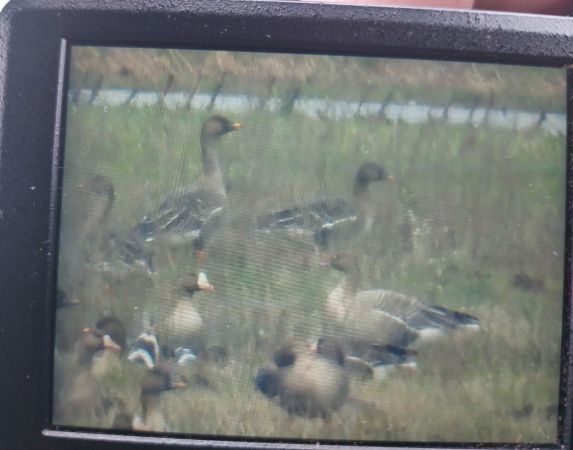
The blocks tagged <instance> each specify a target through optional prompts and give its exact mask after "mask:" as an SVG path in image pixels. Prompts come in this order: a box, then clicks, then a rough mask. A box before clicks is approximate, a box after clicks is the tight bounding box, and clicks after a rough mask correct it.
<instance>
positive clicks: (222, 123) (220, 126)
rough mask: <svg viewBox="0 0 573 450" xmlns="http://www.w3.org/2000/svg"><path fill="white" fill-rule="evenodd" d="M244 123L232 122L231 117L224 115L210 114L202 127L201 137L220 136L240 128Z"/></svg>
mask: <svg viewBox="0 0 573 450" xmlns="http://www.w3.org/2000/svg"><path fill="white" fill-rule="evenodd" d="M241 127H242V125H241V124H240V123H239V122H231V121H230V120H229V119H227V118H226V117H223V116H218V115H214V116H210V117H208V118H207V119H206V120H205V121H204V122H203V126H202V127H201V138H202V139H209V138H211V139H212V138H218V137H221V136H223V135H225V134H227V133H230V132H231V131H234V130H238V129H239V128H241Z"/></svg>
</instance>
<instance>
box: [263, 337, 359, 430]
mask: <svg viewBox="0 0 573 450" xmlns="http://www.w3.org/2000/svg"><path fill="white" fill-rule="evenodd" d="M273 359H274V362H275V365H276V367H275V368H263V369H260V370H259V371H258V373H257V375H256V377H255V385H256V387H257V389H258V390H259V391H260V392H261V393H262V394H263V395H265V396H266V397H267V398H269V399H271V400H273V401H276V403H277V404H278V405H279V406H280V407H281V408H282V409H284V410H285V411H286V412H287V413H288V414H289V415H297V416H301V417H305V418H316V417H320V418H323V419H330V417H331V415H332V413H333V412H335V411H337V410H338V409H339V408H340V407H341V406H342V405H343V404H344V403H345V401H346V399H347V397H348V391H349V381H348V374H347V372H346V371H345V370H344V364H345V356H344V352H343V351H342V348H341V347H340V345H339V344H338V343H337V342H336V341H334V340H332V339H322V340H319V342H318V344H317V348H316V351H310V350H309V349H306V350H305V349H297V348H296V347H294V346H292V345H289V344H287V345H286V346H284V347H282V348H280V349H279V350H277V352H275V354H274V357H273Z"/></svg>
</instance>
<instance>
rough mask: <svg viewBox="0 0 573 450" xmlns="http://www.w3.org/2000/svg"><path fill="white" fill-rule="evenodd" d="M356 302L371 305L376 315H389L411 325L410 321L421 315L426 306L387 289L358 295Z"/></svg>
mask: <svg viewBox="0 0 573 450" xmlns="http://www.w3.org/2000/svg"><path fill="white" fill-rule="evenodd" d="M356 300H357V301H358V302H360V303H362V304H367V305H369V306H370V307H371V308H372V310H373V311H374V312H376V313H384V314H388V315H390V316H392V317H395V318H396V319H398V320H401V321H403V322H404V323H406V324H408V325H411V324H410V320H411V319H412V317H415V316H416V315H417V314H419V312H420V310H423V309H424V308H425V305H424V304H423V303H422V302H420V301H419V300H418V299H417V298H415V297H410V296H407V295H404V294H400V293H398V292H394V291H389V290H386V289H372V290H367V291H361V292H358V293H357V294H356Z"/></svg>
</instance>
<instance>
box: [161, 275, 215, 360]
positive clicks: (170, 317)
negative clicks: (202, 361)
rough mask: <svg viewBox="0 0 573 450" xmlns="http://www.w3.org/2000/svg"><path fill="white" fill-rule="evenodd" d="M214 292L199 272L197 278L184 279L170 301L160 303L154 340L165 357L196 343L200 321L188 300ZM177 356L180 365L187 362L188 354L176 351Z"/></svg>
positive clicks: (190, 276) (201, 324)
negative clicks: (202, 293)
mask: <svg viewBox="0 0 573 450" xmlns="http://www.w3.org/2000/svg"><path fill="white" fill-rule="evenodd" d="M214 290H215V288H214V287H213V285H212V284H210V283H209V280H208V279H207V275H206V274H205V273H204V272H200V273H199V274H198V275H195V274H191V275H189V276H187V277H185V278H184V279H183V280H182V281H181V282H180V284H179V286H177V288H176V289H175V292H174V294H173V296H172V297H171V299H169V300H168V301H163V303H162V305H161V307H160V308H161V311H160V314H159V317H158V320H157V337H158V339H159V341H160V342H161V345H162V347H163V349H164V350H165V353H167V354H169V355H171V354H174V351H175V350H176V349H178V348H181V349H187V348H188V347H189V346H190V345H192V344H193V343H194V342H195V341H196V340H197V338H198V335H199V332H200V330H201V328H202V327H203V319H202V318H201V316H200V314H199V312H198V311H197V309H196V308H195V306H194V305H193V303H192V301H191V300H192V298H193V297H194V295H195V294H196V293H197V292H200V291H205V292H212V291H214ZM191 352H192V351H191ZM192 353H193V354H195V352H192ZM178 354H179V360H178V362H179V363H180V364H184V363H185V361H188V357H189V353H188V352H184V351H183V350H179V353H178Z"/></svg>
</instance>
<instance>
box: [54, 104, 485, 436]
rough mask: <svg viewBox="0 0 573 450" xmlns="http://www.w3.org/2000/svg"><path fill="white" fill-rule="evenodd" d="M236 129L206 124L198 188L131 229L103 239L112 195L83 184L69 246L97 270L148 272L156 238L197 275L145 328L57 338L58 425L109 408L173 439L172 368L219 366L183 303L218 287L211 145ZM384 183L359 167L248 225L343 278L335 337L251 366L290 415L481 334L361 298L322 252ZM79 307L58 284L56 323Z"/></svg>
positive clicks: (323, 406)
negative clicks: (213, 272) (115, 370)
mask: <svg viewBox="0 0 573 450" xmlns="http://www.w3.org/2000/svg"><path fill="white" fill-rule="evenodd" d="M239 128H241V125H240V124H239V123H233V122H231V121H229V120H228V119H226V118H224V117H222V116H217V115H214V116H211V117H209V118H207V119H206V120H205V121H204V122H203V124H202V128H201V133H200V148H201V161H202V168H201V172H200V177H199V180H198V181H197V183H196V184H194V185H192V186H190V187H188V188H186V189H182V190H177V191H174V192H171V193H169V194H168V195H166V196H165V197H164V199H163V201H162V202H161V203H160V205H159V207H158V208H156V209H155V210H153V211H151V212H149V213H148V214H147V215H145V216H144V217H143V218H142V219H141V220H140V221H139V222H138V223H136V224H135V225H134V226H133V227H132V228H131V229H129V230H128V231H123V232H107V231H106V232H101V226H98V224H97V222H98V221H100V223H101V219H102V218H103V217H104V216H106V215H107V214H109V211H110V209H111V206H112V203H113V201H114V197H115V191H114V186H113V184H112V183H111V181H110V180H109V179H108V178H106V177H105V176H102V175H95V176H93V177H92V178H91V180H90V182H89V187H88V188H89V191H90V194H91V195H92V196H93V198H94V202H92V203H93V204H90V211H92V212H90V214H88V219H87V222H89V223H86V224H85V226H84V227H83V228H84V230H87V231H84V232H83V233H80V238H79V241H78V242H77V244H76V247H77V246H79V247H80V248H81V249H82V251H84V252H87V251H88V250H89V251H90V252H93V251H94V246H95V245H97V247H99V248H97V249H96V250H97V252H98V253H99V255H100V256H101V257H100V258H99V259H100V261H99V263H100V264H101V265H103V266H106V267H116V266H117V265H122V266H124V267H134V268H137V269H135V270H142V268H143V270H145V271H147V272H150V273H153V272H155V271H156V267H155V266H156V264H155V262H154V259H155V255H154V252H153V250H152V248H154V247H153V246H152V245H150V244H149V243H150V242H151V241H156V243H162V244H163V245H165V246H166V247H167V248H173V249H175V248H180V247H187V248H189V249H190V250H191V251H192V254H193V255H194V260H195V263H196V267H197V268H198V269H199V270H197V273H193V274H190V275H188V276H186V277H185V278H184V279H183V280H181V282H180V283H179V284H178V286H176V287H175V288H174V289H173V290H172V292H170V293H168V294H166V295H165V298H162V300H161V305H159V309H160V311H161V312H160V314H159V315H158V317H157V318H155V320H153V321H148V323H146V324H144V326H143V329H140V330H126V327H125V326H124V322H123V321H122V320H121V319H120V318H118V317H116V316H114V315H111V314H102V316H103V317H101V318H100V319H99V320H98V321H97V322H96V323H95V325H94V326H91V327H86V328H84V329H83V330H81V332H79V334H78V335H77V336H76V337H75V344H74V345H73V346H72V347H71V349H68V348H64V347H63V346H60V345H59V344H58V333H60V331H61V330H59V329H57V330H56V368H55V371H56V376H55V381H56V383H55V393H54V416H55V423H60V422H59V421H61V420H64V419H62V418H63V417H84V418H85V420H84V421H83V422H81V421H80V422H81V424H87V425H88V426H91V425H90V424H93V423H102V421H103V420H104V419H103V418H104V417H107V414H108V413H109V411H110V410H112V411H113V417H112V418H109V419H106V420H109V421H108V422H107V423H108V425H109V426H111V427H113V428H118V429H130V430H135V431H156V432H161V431H170V426H169V423H168V420H167V418H166V417H165V414H164V413H163V411H162V406H161V404H162V403H161V398H162V395H163V394H164V393H165V392H167V391H171V390H177V389H181V388H184V387H186V386H187V385H188V379H187V377H186V376H185V375H184V374H182V373H183V371H182V370H179V369H181V367H186V366H188V365H189V364H191V365H193V364H195V362H194V361H195V360H197V359H201V360H204V361H211V362H213V363H217V362H224V361H225V359H226V357H227V355H226V350H225V349H224V348H222V347H219V346H212V347H209V346H205V345H204V346H202V347H201V348H193V344H194V342H197V336H198V335H200V333H201V329H202V328H203V325H204V324H203V320H202V318H201V316H200V314H199V312H198V311H197V309H196V307H195V306H194V305H193V301H192V299H193V297H194V295H196V294H199V293H209V292H211V291H213V290H214V289H215V288H214V287H213V285H211V284H210V282H209V280H208V279H207V275H206V274H205V272H204V271H203V270H202V269H201V268H202V267H203V266H204V265H205V264H206V261H207V246H208V241H209V239H210V238H211V237H212V236H213V235H214V234H216V231H217V228H218V227H219V225H220V222H221V217H222V213H223V212H224V211H225V209H227V208H229V205H228V202H227V191H226V186H225V179H224V176H223V171H222V169H221V166H220V164H219V158H218V154H217V142H218V141H219V139H220V138H221V137H222V136H224V135H226V134H227V133H230V132H232V131H235V130H238V129H239ZM391 179H392V177H391V176H390V175H388V174H387V173H386V171H385V170H384V168H383V167H381V166H380V165H378V164H376V163H374V162H365V163H364V164H362V166H360V168H359V169H358V171H357V173H356V176H355V179H354V185H353V196H352V198H350V199H336V198H321V199H317V200H314V201H309V202H306V203H304V204H301V205H295V206H291V207H289V208H287V209H283V210H280V211H275V212H271V213H267V214H261V215H259V216H258V217H257V219H256V224H255V225H254V226H256V228H257V229H258V230H260V231H261V232H264V233H283V234H284V233H286V234H294V235H296V236H300V237H301V239H306V240H310V241H311V242H312V244H313V245H314V246H315V248H316V250H317V252H318V253H320V254H321V260H322V263H323V265H325V266H328V267H330V268H332V269H333V270H335V271H337V272H340V273H341V281H340V283H339V284H338V285H337V286H336V287H334V289H333V290H332V291H331V292H330V294H328V296H327V297H326V296H325V297H326V302H325V311H324V314H325V316H327V317H328V318H329V319H330V320H331V321H332V322H333V323H334V324H336V327H337V328H336V329H337V330H338V332H337V333H332V334H331V335H325V336H322V337H320V338H319V339H318V340H315V341H314V342H301V341H296V340H287V341H286V342H284V345H282V346H281V347H280V348H278V349H277V350H276V352H275V353H274V354H273V355H272V358H269V359H272V364H270V365H269V366H268V367H264V368H261V369H259V371H258V373H257V374H256V376H255V379H254V380H253V381H254V388H256V389H257V390H258V391H259V392H260V394H262V395H263V396H265V397H266V398H268V400H269V401H270V402H272V403H273V404H275V405H276V407H277V408H281V409H283V410H284V411H285V412H286V413H287V414H289V415H296V416H301V417H305V418H316V417H319V418H322V419H329V418H330V417H331V416H332V414H333V413H334V412H336V411H337V410H338V409H340V408H341V407H342V406H343V405H344V404H345V403H346V402H347V400H348V396H349V392H350V381H349V380H350V378H351V377H357V378H358V379H369V378H383V377H385V376H386V374H387V373H388V371H389V370H391V369H393V368H396V367H398V366H406V367H413V366H415V358H416V353H417V351H419V350H420V349H421V348H422V347H423V345H425V343H426V342H428V341H432V340H436V339H440V338H444V337H447V336H448V335H450V334H451V333H452V332H455V331H456V330H460V329H475V328H478V327H479V321H478V319H477V318H476V317H474V316H471V315H469V314H466V313H462V312H459V311H453V310H450V309H447V308H444V307H441V306H438V305H430V304H427V303H424V302H422V301H420V300H418V299H416V298H414V297H411V296H408V295H404V294H401V293H398V292H392V291H388V290H385V289H372V290H361V287H360V284H361V279H360V267H359V259H358V255H355V254H352V253H351V252H339V253H337V254H334V255H331V254H329V253H328V252H329V250H330V249H331V247H332V242H333V240H334V239H338V240H340V239H343V240H344V238H345V237H346V236H355V235H357V234H363V233H368V232H370V230H371V227H372V223H373V221H374V218H375V212H374V211H373V210H372V208H371V204H372V202H371V192H370V189H369V186H370V184H371V183H379V182H383V181H386V180H391ZM93 211H96V212H95V213H93ZM92 222H93V223H92ZM98 228H99V230H98V232H99V233H100V236H101V237H100V239H99V242H97V243H96V244H94V240H93V239H91V237H90V235H91V234H93V230H95V229H98ZM82 240H84V241H86V242H83V241H82ZM88 241H89V243H88ZM96 259H97V258H96ZM201 295H203V294H201ZM82 305H83V303H82V299H81V289H79V288H78V289H76V290H74V289H73V288H70V287H67V290H64V289H63V288H58V292H57V307H58V308H62V309H60V310H59V311H58V316H59V315H61V314H63V313H65V311H64V310H63V308H65V309H66V310H73V309H76V308H82ZM124 319H125V318H124ZM138 333H139V335H138ZM136 336H137V338H136ZM128 342H130V344H129V345H128ZM128 350H129V351H128ZM269 356H270V355H269ZM110 361H111V362H112V363H113V364H116V365H118V364H119V365H120V366H121V365H122V364H130V363H140V364H141V365H142V366H143V368H142V370H143V371H144V374H143V375H142V377H141V387H140V396H139V402H138V403H139V406H138V407H137V410H134V411H129V410H128V408H127V407H126V401H125V399H123V398H119V397H118V396H117V395H109V393H106V390H105V388H104V387H103V386H104V385H105V383H103V381H102V380H105V377H106V376H107V375H106V374H107V373H109V366H110ZM113 364H112V365H113ZM110 405H113V408H110Z"/></svg>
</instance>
